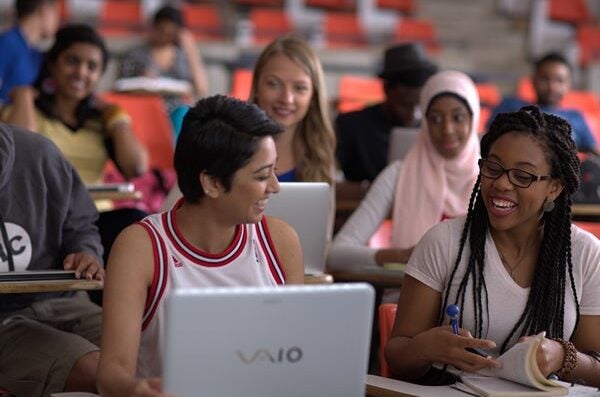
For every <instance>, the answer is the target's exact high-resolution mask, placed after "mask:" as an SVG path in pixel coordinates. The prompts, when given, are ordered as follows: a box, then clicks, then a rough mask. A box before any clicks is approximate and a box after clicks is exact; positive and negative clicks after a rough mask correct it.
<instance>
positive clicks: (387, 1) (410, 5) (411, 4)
mask: <svg viewBox="0 0 600 397" xmlns="http://www.w3.org/2000/svg"><path fill="white" fill-rule="evenodd" d="M377 7H379V8H391V9H392V10H396V11H399V12H401V13H402V14H413V13H414V12H415V11H416V10H417V4H416V1H415V0H377Z"/></svg>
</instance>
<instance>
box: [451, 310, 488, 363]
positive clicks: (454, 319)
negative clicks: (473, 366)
mask: <svg viewBox="0 0 600 397" xmlns="http://www.w3.org/2000/svg"><path fill="white" fill-rule="evenodd" d="M459 314H460V307H458V305H455V304H450V305H448V306H447V307H446V315H447V316H448V317H449V318H450V325H451V326H452V333H453V334H454V335H459V333H458V315H459ZM466 350H467V351H468V352H471V353H475V354H477V355H479V356H481V357H489V354H487V353H486V352H485V351H483V350H481V349H477V348H475V347H467V348H466Z"/></svg>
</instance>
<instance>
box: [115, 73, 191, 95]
mask: <svg viewBox="0 0 600 397" xmlns="http://www.w3.org/2000/svg"><path fill="white" fill-rule="evenodd" d="M114 89H115V90H116V91H137V92H151V93H156V94H172V95H187V94H190V93H191V92H192V85H191V84H190V83H189V81H185V80H177V79H171V78H168V77H128V78H123V79H118V80H117V81H115V83H114Z"/></svg>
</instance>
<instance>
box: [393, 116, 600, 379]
mask: <svg viewBox="0 0 600 397" xmlns="http://www.w3.org/2000/svg"><path fill="white" fill-rule="evenodd" d="M481 155H482V159H481V160H480V162H479V167H480V172H479V176H478V178H477V181H476V182H475V186H474V188H473V193H472V195H471V199H470V202H469V209H468V213H467V216H466V218H465V217H462V218H455V219H452V220H449V221H446V222H443V223H441V224H439V225H437V226H435V227H434V228H432V229H431V230H430V231H429V232H428V233H427V234H426V235H425V236H424V237H423V239H422V240H421V241H420V242H419V244H418V245H417V247H416V248H415V250H414V251H413V254H412V255H411V258H410V261H409V263H408V267H407V270H406V278H405V280H404V283H403V285H402V290H401V294H400V299H399V301H398V315H397V317H396V322H395V324H394V329H393V331H392V337H391V338H390V341H389V342H388V344H387V347H386V359H387V361H388V363H389V365H390V368H391V371H392V373H393V375H394V376H395V377H397V378H401V379H404V380H410V381H416V382H424V381H427V380H428V378H429V379H430V378H431V376H432V374H433V373H434V372H435V367H434V366H433V364H434V363H439V364H449V365H452V366H454V367H456V368H458V369H461V370H465V371H469V372H472V371H477V370H479V369H481V368H484V367H494V366H498V365H499V364H498V362H497V361H496V360H495V359H494V358H493V357H495V356H497V355H498V354H500V353H502V352H504V351H506V350H507V349H508V348H510V347H511V346H513V345H514V344H516V343H519V342H520V341H522V340H523V339H524V338H527V337H530V336H532V335H535V334H538V333H539V332H541V331H546V338H545V339H544V340H543V342H542V344H541V348H540V349H539V350H538V354H537V356H536V358H537V362H538V365H539V367H540V369H541V371H542V373H543V374H544V375H545V376H548V375H549V374H551V373H554V374H556V375H558V376H559V377H560V378H561V379H563V380H566V381H574V380H578V381H583V382H585V383H587V384H588V385H595V386H600V362H599V361H598V359H597V358H598V353H597V352H599V351H600V332H598V330H600V265H599V264H600V242H599V241H598V239H596V238H595V237H594V236H592V235H591V234H589V233H587V232H585V231H583V230H581V229H579V228H578V227H577V226H574V225H571V222H570V219H571V198H570V197H571V194H573V193H574V192H575V191H576V190H577V189H578V187H579V160H578V158H577V152H576V148H575V144H574V142H573V140H572V138H571V127H570V125H569V124H568V123H567V122H566V121H564V120H563V119H561V118H559V117H557V116H553V115H549V114H545V113H542V112H540V111H539V109H538V108H536V107H524V108H522V109H521V110H520V111H518V112H514V113H503V114H499V115H498V116H497V117H496V118H495V119H494V121H493V123H492V124H491V126H490V129H489V131H488V132H487V133H486V134H485V135H484V136H483V138H482V141H481ZM450 303H455V304H457V305H458V306H459V307H460V308H461V309H462V315H461V319H460V332H459V333H460V335H454V334H453V333H452V330H451V327H449V326H448V325H446V324H447V322H446V321H445V320H444V315H443V313H444V308H445V307H446V305H448V304H450ZM468 347H472V348H482V349H487V351H489V352H490V354H491V356H492V357H487V358H484V357H481V356H479V355H476V354H474V353H471V352H469V351H467V350H465V348H468Z"/></svg>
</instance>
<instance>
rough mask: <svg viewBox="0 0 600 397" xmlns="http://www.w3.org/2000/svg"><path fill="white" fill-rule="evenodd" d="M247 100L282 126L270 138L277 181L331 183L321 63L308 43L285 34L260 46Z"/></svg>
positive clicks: (331, 148)
mask: <svg viewBox="0 0 600 397" xmlns="http://www.w3.org/2000/svg"><path fill="white" fill-rule="evenodd" d="M250 102H255V103H256V104H257V105H258V106H260V107H261V108H262V109H263V110H264V111H265V112H266V113H267V114H268V115H269V116H270V117H271V118H272V119H273V120H274V121H275V122H277V123H278V124H279V125H280V126H281V127H283V129H284V132H283V133H282V134H280V135H278V136H277V137H276V138H275V145H276V147H277V155H278V159H277V177H278V178H279V181H280V182H327V183H329V184H333V179H334V176H333V175H334V153H335V144H336V142H335V134H334V132H333V127H332V125H331V121H330V120H331V119H330V117H329V111H328V108H327V100H326V94H325V79H324V75H323V68H322V66H321V62H320V61H319V59H318V57H317V55H316V53H315V52H314V50H313V49H312V48H311V47H310V46H309V45H308V43H306V42H305V41H304V40H302V39H300V38H298V37H295V36H284V37H281V38H278V39H276V40H274V41H273V42H271V43H270V44H269V45H268V46H267V47H266V48H265V49H264V50H263V52H262V53H261V54H260V57H259V58H258V61H257V63H256V66H255V67H254V75H253V78H252V87H251V91H250Z"/></svg>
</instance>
